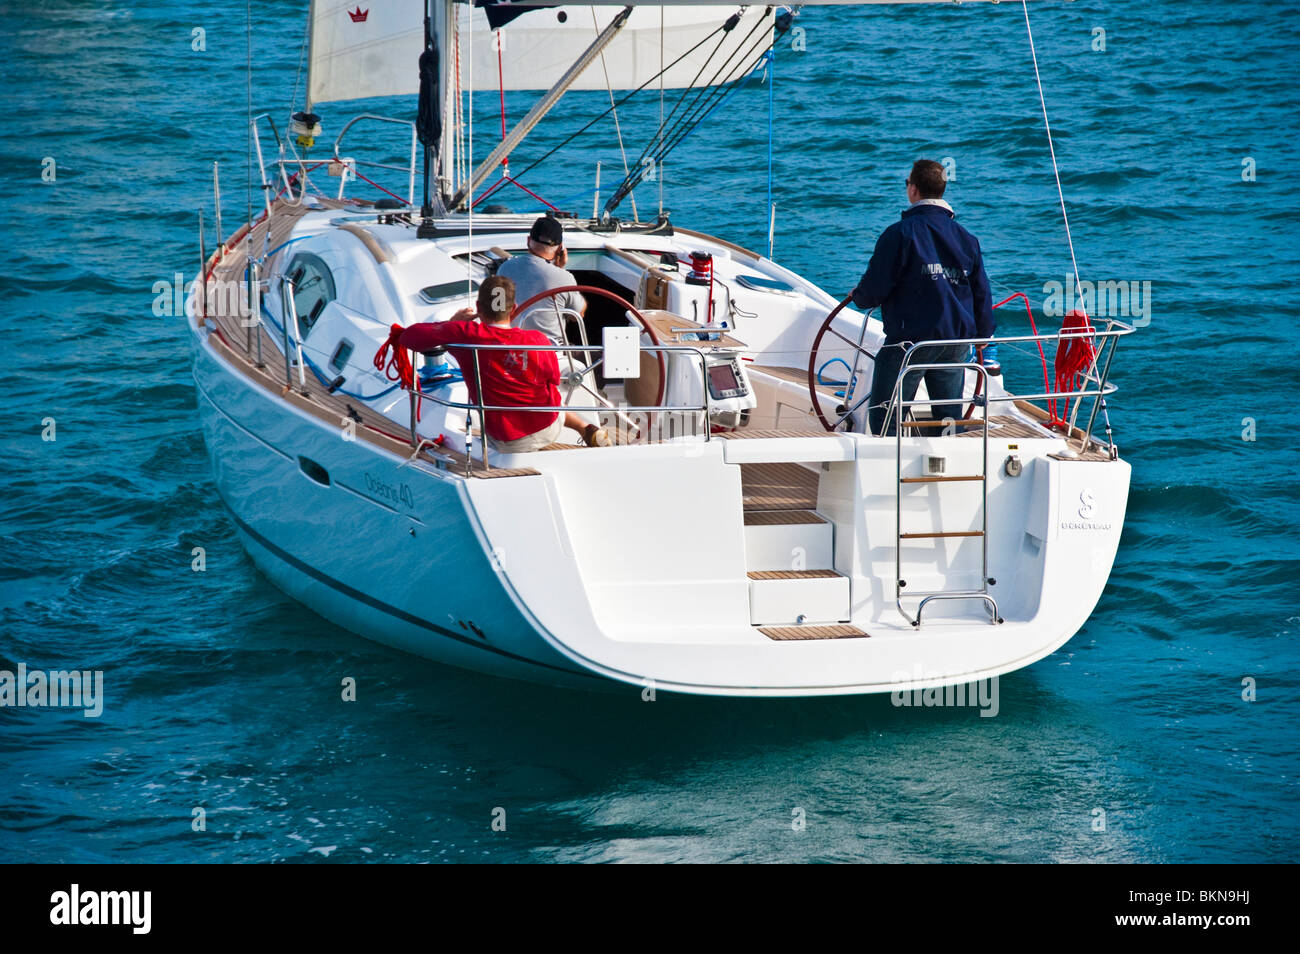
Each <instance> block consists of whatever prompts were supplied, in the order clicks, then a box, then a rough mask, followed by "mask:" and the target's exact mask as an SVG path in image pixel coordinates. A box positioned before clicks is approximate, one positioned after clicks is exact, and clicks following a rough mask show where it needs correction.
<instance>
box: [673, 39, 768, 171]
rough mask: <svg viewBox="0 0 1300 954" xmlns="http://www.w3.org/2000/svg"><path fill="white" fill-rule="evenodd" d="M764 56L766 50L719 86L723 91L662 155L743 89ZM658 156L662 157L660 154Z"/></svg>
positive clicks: (755, 74)
mask: <svg viewBox="0 0 1300 954" xmlns="http://www.w3.org/2000/svg"><path fill="white" fill-rule="evenodd" d="M766 56H767V53H766V52H764V53H762V54H760V55H759V58H758V60H757V61H755V63H754V66H753V67H752V68H751V69H750V70H749V71H748V72H747V73H746V74H745V75H744V76H743V77H742V78H741V79H739V80H736V81H734V82H732V81H728V83H729V85H727V86H722V87H719V89H720V90H722V91H724V92H723V93H721V94H719V96H715V97H714V98H713V99H714V101H713V102H712V103H711V104H709V105H708V108H706V109H705V110H704V111H703V112H702V113H701V114H700V116H699V118H698V119H696V121H695V122H693V123H691V126H690V128H689V129H686V130H684V131H683V132H682V133H681V135H679V136H677V137H676V138H674V139H673V141H672V142H670V143H669V144H668V148H667V150H666V151H665V152H664V153H663V155H665V156H666V155H667V154H668V152H671V151H672V150H674V149H676V148H677V147H678V146H680V145H681V144H682V143H684V142H685V141H686V140H687V139H689V138H691V136H692V135H694V134H695V131H696V130H698V129H699V128H700V126H701V125H702V124H703V122H704V120H706V119H708V118H709V116H711V115H713V112H714V111H715V110H716V109H718V107H720V106H722V105H723V104H724V103H725V102H727V100H729V99H731V97H732V96H734V95H735V94H736V93H737V92H739V91H740V90H742V89H744V88H745V87H746V86H748V85H749V81H750V80H752V79H753V78H754V77H755V76H757V75H758V72H759V71H758V67H759V64H760V63H762V62H763V59H764V58H765V57H766ZM659 158H660V159H662V158H663V157H662V156H660V157H659Z"/></svg>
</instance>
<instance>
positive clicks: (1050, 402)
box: [993, 292, 1061, 427]
mask: <svg viewBox="0 0 1300 954" xmlns="http://www.w3.org/2000/svg"><path fill="white" fill-rule="evenodd" d="M1016 298H1020V299H1022V300H1023V301H1024V303H1025V314H1026V315H1028V316H1029V328H1030V330H1031V331H1033V333H1034V336H1035V337H1037V336H1038V325H1036V324H1034V310H1033V309H1032V308H1030V307H1029V296H1028V295H1026V294H1025V293H1024V292H1016V293H1015V294H1014V295H1011V296H1009V297H1007V298H1004V299H1002V300H1001V301H1000V302H998V303H997V304H996V305H994V306H993V307H994V308H1001V307H1002V306H1003V305H1005V304H1006V303H1007V302H1009V301H1012V300H1014V299H1016ZM1034 344H1036V345H1038V357H1039V358H1041V359H1042V362H1043V390H1044V391H1051V390H1052V385H1051V382H1050V381H1048V378H1047V355H1046V354H1045V353H1044V352H1043V343H1042V342H1041V341H1035V342H1034ZM1047 413H1048V415H1049V418H1050V420H1049V421H1048V427H1051V426H1053V425H1055V424H1059V423H1061V421H1060V420H1059V419H1058V418H1057V416H1056V399H1055V398H1048V399H1047Z"/></svg>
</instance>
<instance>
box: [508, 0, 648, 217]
mask: <svg viewBox="0 0 1300 954" xmlns="http://www.w3.org/2000/svg"><path fill="white" fill-rule="evenodd" d="M660 9H661V10H662V9H663V8H662V7H661V8H660ZM591 26H592V29H594V30H595V31H596V36H598V37H599V36H600V24H599V23H598V22H597V21H596V8H595V7H592V8H591ZM662 49H663V48H662V47H660V51H661V52H660V56H662V55H663V54H662ZM600 68H601V70H602V71H603V72H604V74H605V90H606V91H607V92H608V93H609V108H610V109H611V110H613V112H614V132H615V133H616V134H617V135H618V151H619V153H620V154H621V155H622V156H623V174H624V175H628V165H627V150H626V149H624V148H623V128H622V126H620V125H619V122H618V106H617V104H616V103H615V102H614V87H613V85H612V84H611V83H610V82H609V67H608V66H606V65H605V48H604V47H601V50H600ZM660 82H661V83H662V82H663V80H660ZM501 119H502V123H503V125H502V130H503V134H504V129H505V126H504V122H505V114H504V113H502V115H501ZM631 198H632V218H633V219H635V220H637V221H640V218H639V216H638V215H637V211H636V196H632V197H631ZM543 201H544V200H543Z"/></svg>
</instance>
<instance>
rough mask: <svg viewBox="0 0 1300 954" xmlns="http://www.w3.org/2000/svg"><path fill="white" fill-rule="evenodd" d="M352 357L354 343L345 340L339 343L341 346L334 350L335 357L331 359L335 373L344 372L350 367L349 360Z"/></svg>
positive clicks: (331, 365)
mask: <svg viewBox="0 0 1300 954" xmlns="http://www.w3.org/2000/svg"><path fill="white" fill-rule="evenodd" d="M350 357H352V342H351V341H349V340H348V339H347V338H344V339H343V340H342V341H340V342H339V346H338V347H337V348H335V349H334V355H333V357H331V358H330V367H331V368H333V369H334V370H335V371H342V370H343V369H344V368H346V367H347V366H348V358H350Z"/></svg>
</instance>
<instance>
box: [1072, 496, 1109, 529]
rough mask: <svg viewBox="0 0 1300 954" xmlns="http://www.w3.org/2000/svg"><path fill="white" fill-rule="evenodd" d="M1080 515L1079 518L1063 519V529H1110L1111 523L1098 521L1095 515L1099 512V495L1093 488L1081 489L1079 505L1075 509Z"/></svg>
mask: <svg viewBox="0 0 1300 954" xmlns="http://www.w3.org/2000/svg"><path fill="white" fill-rule="evenodd" d="M1075 512H1076V513H1077V514H1078V515H1079V519H1078V520H1062V521H1061V529H1062V530H1109V529H1110V524H1109V523H1097V522H1094V521H1093V519H1092V518H1093V517H1094V516H1096V514H1097V495H1096V494H1094V493H1093V492H1092V488H1090V487H1084V488H1083V489H1082V490H1081V491H1079V507H1078V509H1077V510H1076V511H1075Z"/></svg>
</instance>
